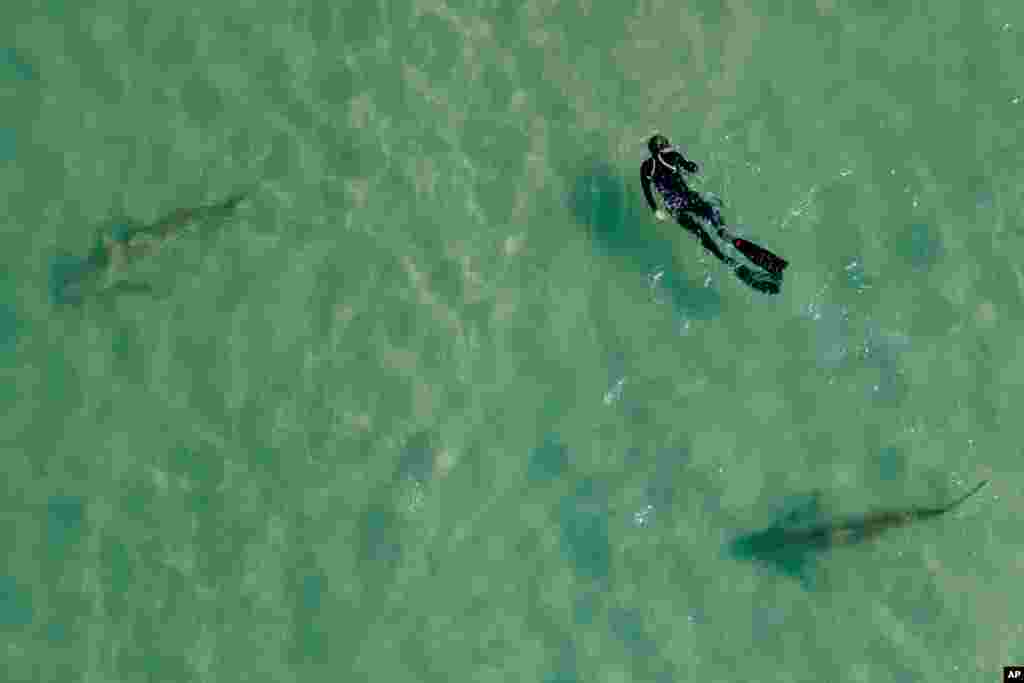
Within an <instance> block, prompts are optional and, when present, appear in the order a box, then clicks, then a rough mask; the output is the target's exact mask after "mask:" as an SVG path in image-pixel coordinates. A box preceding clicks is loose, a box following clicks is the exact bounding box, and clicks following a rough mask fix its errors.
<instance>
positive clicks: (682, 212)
mask: <svg viewBox="0 0 1024 683" xmlns="http://www.w3.org/2000/svg"><path fill="white" fill-rule="evenodd" d="M647 148H648V150H650V153H651V157H650V158H649V159H646V160H645V161H644V163H643V164H642V165H641V166H640V183H641V185H642V186H643V189H644V196H645V197H646V198H647V203H648V204H649V205H650V207H651V211H654V215H655V217H656V218H657V219H658V220H665V219H666V218H668V216H669V215H672V216H673V217H674V218H675V219H676V222H678V223H679V225H681V226H682V227H684V228H686V229H687V230H689V231H690V232H692V233H693V234H694V235H696V236H697V238H698V239H700V243H701V244H702V245H703V246H704V248H705V249H707V250H708V251H709V252H711V254H712V255H714V256H715V258H717V259H718V260H719V261H721V262H722V263H724V264H726V265H727V266H729V267H731V268H733V269H734V272H735V273H736V276H737V277H739V278H740V279H741V280H743V282H745V283H747V284H748V285H750V286H751V287H753V288H754V289H757V290H759V291H762V292H765V293H767V294H778V292H779V288H780V285H781V283H782V271H783V270H785V269H786V266H788V265H789V263H788V262H787V261H786V260H785V259H782V258H779V257H778V256H776V255H775V254H773V253H771V252H770V251H768V250H767V249H764V248H763V247H760V246H758V245H756V244H754V243H752V242H749V241H747V240H745V239H743V238H741V237H736V236H735V235H732V234H731V233H729V232H728V231H727V230H726V229H725V222H724V221H723V220H722V214H721V212H719V210H718V208H716V207H715V206H713V205H712V204H711V203H710V202H708V201H707V200H706V199H705V198H704V197H702V196H701V195H700V194H699V193H697V192H695V191H693V190H691V189H690V188H689V186H688V185H687V184H686V180H685V179H684V177H683V172H684V171H686V172H688V173H696V172H697V171H698V170H699V169H698V166H697V164H696V163H694V162H692V161H690V160H689V159H687V158H686V157H684V156H683V155H682V154H681V153H680V152H679V150H678V149H676V148H675V147H674V146H673V145H672V144H671V143H670V142H669V141H668V138H666V137H665V136H664V135H653V136H651V139H650V140H649V141H648V142H647ZM651 183H654V187H655V189H657V190H658V193H659V194H660V195H661V197H662V199H663V200H664V202H665V207H666V208H667V209H668V211H667V212H665V211H662V210H661V209H659V208H658V205H657V203H656V202H655V200H654V194H653V193H652V192H651ZM698 219H700V220H698ZM701 220H702V221H705V222H706V223H708V224H710V225H711V226H712V227H713V228H717V232H716V234H717V235H718V236H719V237H720V238H722V239H724V240H728V241H729V242H731V243H732V244H733V246H735V247H736V248H737V249H738V250H739V251H740V253H742V254H743V255H744V256H746V257H747V258H749V259H750V260H751V261H752V262H753V263H755V264H757V265H758V266H761V268H763V269H764V271H765V273H764V274H763V275H759V274H757V273H755V271H753V270H752V269H751V268H749V267H748V266H746V265H744V264H740V263H738V262H737V261H736V259H734V258H732V257H731V256H728V255H726V254H725V253H723V252H722V250H721V249H720V248H719V247H718V244H716V243H715V241H714V240H713V239H712V238H711V235H709V234H708V231H707V230H705V229H704V226H703V225H702V224H701V222H700V221H701Z"/></svg>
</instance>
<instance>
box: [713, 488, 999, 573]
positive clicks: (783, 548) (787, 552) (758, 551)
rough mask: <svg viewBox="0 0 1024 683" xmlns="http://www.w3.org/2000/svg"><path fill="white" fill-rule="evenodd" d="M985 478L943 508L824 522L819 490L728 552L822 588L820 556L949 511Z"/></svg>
mask: <svg viewBox="0 0 1024 683" xmlns="http://www.w3.org/2000/svg"><path fill="white" fill-rule="evenodd" d="M986 484H988V481H983V482H981V483H980V484H978V485H977V486H975V487H974V488H973V489H971V490H970V491H968V492H967V493H965V494H964V495H962V496H960V497H959V498H957V499H956V500H954V501H952V502H950V503H946V504H945V505H941V506H939V507H920V508H905V509H902V510H882V511H878V512H873V513H869V514H866V515H863V516H860V517H846V518H841V519H837V520H824V518H823V515H822V514H821V510H820V505H819V503H820V499H821V494H820V493H818V492H815V493H814V494H812V495H811V496H808V497H807V498H806V499H805V500H803V501H801V503H800V504H799V505H797V506H795V507H793V508H791V510H790V512H789V513H787V514H785V515H783V516H781V517H780V518H779V519H777V520H776V521H775V523H773V524H772V525H771V526H769V527H767V528H765V529H761V530H759V531H753V532H750V533H746V534H743V535H741V536H738V537H736V538H734V539H733V540H732V541H730V542H729V543H728V544H727V545H726V546H725V548H724V553H725V555H726V556H728V557H730V558H732V559H734V560H745V561H751V562H756V563H759V564H762V565H765V566H769V567H771V568H772V569H774V570H775V571H777V572H778V573H779V574H781V575H783V576H787V577H789V578H793V579H797V580H799V581H800V584H801V585H802V586H803V587H804V589H806V590H811V589H813V588H817V587H818V586H817V580H816V579H817V577H816V569H817V565H816V560H817V558H818V556H819V555H821V554H823V553H825V552H827V551H829V550H831V549H832V548H833V547H835V546H840V545H852V544H857V543H862V542H864V541H868V540H870V539H872V538H874V537H876V536H878V535H880V534H881V533H882V532H884V531H886V530H887V529H892V528H895V527H899V526H905V525H907V524H912V523H914V522H919V521H923V520H926V519H931V518H933V517H938V516H940V515H943V514H945V513H947V512H949V511H950V510H952V509H953V508H955V507H957V506H958V505H960V504H961V503H963V502H964V501H965V500H967V499H968V498H970V497H971V496H973V495H974V494H976V493H977V492H978V491H980V490H981V489H982V488H983V487H984V486H985V485H986Z"/></svg>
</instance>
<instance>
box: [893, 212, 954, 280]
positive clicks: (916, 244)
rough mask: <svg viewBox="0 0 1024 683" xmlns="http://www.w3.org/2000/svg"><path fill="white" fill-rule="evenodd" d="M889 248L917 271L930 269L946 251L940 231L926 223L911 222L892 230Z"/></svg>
mask: <svg viewBox="0 0 1024 683" xmlns="http://www.w3.org/2000/svg"><path fill="white" fill-rule="evenodd" d="M889 248H890V249H891V250H892V252H893V253H894V254H896V255H897V256H899V257H900V258H901V259H903V260H904V261H905V262H906V263H907V264H908V265H909V266H910V267H911V268H913V269H914V270H915V271H918V272H926V271H930V270H931V269H932V268H934V267H935V265H936V264H938V263H939V261H941V260H942V258H943V257H944V256H945V253H946V250H945V247H944V246H943V243H942V235H941V233H940V232H939V231H938V230H937V229H936V228H935V227H934V226H932V225H930V224H928V223H912V224H910V225H907V226H904V227H903V228H901V229H897V230H895V231H893V233H892V235H891V237H890V239H889Z"/></svg>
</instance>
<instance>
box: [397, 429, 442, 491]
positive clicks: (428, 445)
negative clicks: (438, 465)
mask: <svg viewBox="0 0 1024 683" xmlns="http://www.w3.org/2000/svg"><path fill="white" fill-rule="evenodd" d="M434 443H435V439H434V438H433V436H432V434H431V433H430V432H429V431H426V430H422V431H419V432H416V433H415V434H413V435H412V436H410V437H409V438H408V439H406V441H405V446H404V447H403V448H402V454H401V456H400V457H399V459H398V468H397V470H396V472H395V478H396V479H397V480H412V481H418V482H420V483H425V482H427V481H429V480H430V479H431V476H432V474H433V471H434Z"/></svg>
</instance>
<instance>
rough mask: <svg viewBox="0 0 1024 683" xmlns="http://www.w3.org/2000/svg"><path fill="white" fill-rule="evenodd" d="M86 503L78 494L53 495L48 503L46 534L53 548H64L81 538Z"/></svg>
mask: <svg viewBox="0 0 1024 683" xmlns="http://www.w3.org/2000/svg"><path fill="white" fill-rule="evenodd" d="M84 527H85V503H84V501H83V500H82V499H81V498H79V497H78V496H52V497H51V498H50V500H49V501H48V502H47V504H46V535H47V540H48V541H49V542H50V546H51V548H64V547H66V546H68V545H72V544H74V543H76V542H77V541H78V540H80V539H81V537H82V534H83V530H84Z"/></svg>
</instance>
